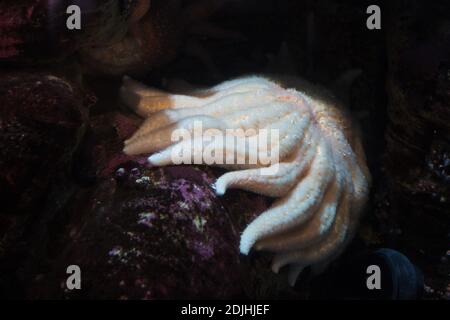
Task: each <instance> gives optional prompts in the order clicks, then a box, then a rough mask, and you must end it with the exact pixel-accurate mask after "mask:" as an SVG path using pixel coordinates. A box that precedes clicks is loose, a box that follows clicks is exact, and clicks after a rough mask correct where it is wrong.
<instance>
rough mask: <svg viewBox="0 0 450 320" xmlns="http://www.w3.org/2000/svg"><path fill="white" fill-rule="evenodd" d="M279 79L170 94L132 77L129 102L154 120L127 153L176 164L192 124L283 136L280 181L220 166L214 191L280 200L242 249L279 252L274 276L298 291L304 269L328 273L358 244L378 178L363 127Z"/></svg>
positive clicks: (330, 103) (312, 91)
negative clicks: (182, 133) (175, 136)
mask: <svg viewBox="0 0 450 320" xmlns="http://www.w3.org/2000/svg"><path fill="white" fill-rule="evenodd" d="M274 79H275V77H273V78H266V77H260V76H250V77H245V78H239V79H235V80H231V81H226V82H224V83H221V84H219V85H217V86H215V87H213V88H211V89H207V90H200V91H195V92H192V93H190V94H169V93H166V92H164V91H161V90H158V89H153V88H149V87H146V86H144V85H143V84H141V83H138V82H136V81H134V80H132V79H130V78H128V77H125V78H124V82H123V86H122V88H121V98H122V100H123V101H124V103H125V104H126V105H128V106H129V107H131V108H132V109H133V110H134V111H135V112H137V113H138V114H139V115H141V116H142V117H145V118H147V120H146V121H145V122H144V123H143V124H142V126H141V127H140V128H139V129H138V130H137V132H135V134H134V135H133V136H132V137H131V138H130V139H128V140H127V141H125V148H124V152H125V153H127V154H130V155H134V154H142V153H148V154H152V155H151V156H150V157H149V158H148V161H149V162H150V163H151V164H153V165H156V166H162V165H169V164H173V163H174V161H172V157H171V154H172V152H173V149H174V147H176V146H177V145H180V144H182V143H185V142H179V143H178V144H175V143H174V142H173V141H172V140H171V134H172V132H173V131H174V130H175V129H186V130H188V131H193V130H194V129H193V122H194V121H201V122H202V123H203V125H204V126H206V127H208V128H215V129H218V130H222V131H224V130H225V129H227V128H241V129H244V130H247V129H254V130H260V129H267V128H276V129H278V130H279V162H278V163H276V164H270V166H275V165H277V166H278V167H277V170H276V171H274V172H275V173H274V174H272V175H262V174H261V171H260V168H261V167H263V166H264V165H263V164H261V163H257V164H256V165H252V166H250V165H248V166H246V165H242V164H240V165H236V164H222V165H221V166H223V167H225V168H227V169H229V170H231V171H229V172H227V173H226V174H224V175H222V176H221V177H220V178H218V179H217V181H216V183H215V189H216V193H217V194H219V195H222V194H224V193H225V192H226V190H227V189H229V188H238V189H244V190H248V191H252V192H256V193H259V194H262V195H266V196H270V197H277V198H279V199H277V200H276V201H275V202H274V204H273V205H272V207H271V208H269V209H268V210H267V211H265V212H263V213H262V214H261V215H260V216H258V217H257V218H256V219H254V221H252V222H251V223H250V224H249V225H248V226H247V227H246V229H245V230H244V231H243V233H242V236H241V242H240V251H241V253H243V254H248V253H249V251H250V250H251V249H252V248H254V249H256V250H265V251H270V252H273V253H274V258H273V261H272V270H273V271H274V272H276V273H278V271H279V269H280V268H281V267H283V266H285V265H289V266H290V271H289V276H288V278H289V283H290V284H291V285H294V284H295V281H296V279H297V277H298V275H299V274H300V272H301V271H302V270H303V269H304V268H305V267H307V266H312V267H318V266H323V265H326V264H327V263H328V262H330V261H331V260H332V259H334V258H335V257H336V256H337V255H339V254H340V253H341V252H342V251H343V249H344V247H345V246H346V244H347V243H348V242H349V240H351V238H352V236H353V234H354V233H355V230H356V227H357V225H358V221H359V216H360V213H361V211H362V208H363V206H364V204H365V202H366V199H367V196H368V192H369V185H370V179H371V178H370V173H369V170H368V168H367V166H366V160H365V155H364V151H363V148H362V144H361V141H360V138H359V134H358V131H357V128H356V126H355V125H354V124H353V123H352V121H351V119H350V117H349V116H348V115H346V113H345V111H344V110H343V109H342V107H341V106H340V105H339V102H337V101H336V99H335V98H334V97H333V96H332V95H331V94H329V93H327V92H326V91H325V90H324V89H321V88H317V87H314V86H312V85H311V84H308V83H306V82H304V81H303V80H300V79H297V78H287V77H285V78H278V79H282V81H277V80H274ZM193 145H194V147H193V148H194V150H193V151H194V153H195V151H198V150H195V148H196V145H195V142H194V144H193ZM226 148H230V147H228V146H227V147H226ZM225 151H231V152H235V151H236V152H238V153H239V152H241V150H239V148H236V149H233V150H225ZM258 151H260V150H258ZM246 156H249V155H248V154H246Z"/></svg>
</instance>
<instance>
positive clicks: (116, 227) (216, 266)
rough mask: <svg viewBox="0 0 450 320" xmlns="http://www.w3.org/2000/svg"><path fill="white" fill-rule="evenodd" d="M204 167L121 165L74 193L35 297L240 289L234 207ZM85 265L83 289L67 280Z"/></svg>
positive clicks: (214, 293) (201, 294) (180, 294)
mask: <svg viewBox="0 0 450 320" xmlns="http://www.w3.org/2000/svg"><path fill="white" fill-rule="evenodd" d="M210 183H211V181H210V180H209V179H208V177H207V176H206V174H205V172H202V171H201V170H199V169H198V168H194V167H185V168H175V167H173V168H164V169H156V168H148V167H146V166H145V165H142V164H140V163H138V162H135V161H128V162H126V163H123V164H121V165H120V166H118V168H117V170H116V171H115V172H114V173H113V174H112V175H111V176H110V177H109V178H107V179H104V180H103V181H102V182H101V183H100V184H98V185H97V186H96V187H95V188H94V189H95V190H94V191H93V192H89V194H88V195H87V194H80V195H79V196H78V197H76V198H75V199H73V201H72V203H71V204H70V205H69V208H70V209H69V210H68V211H67V212H66V213H65V214H64V215H63V216H64V217H66V218H67V217H70V220H69V221H65V222H64V223H63V227H62V228H61V222H60V226H59V227H55V228H54V230H56V233H55V234H53V240H50V241H49V243H51V247H52V248H51V250H50V251H51V254H50V260H53V259H55V261H56V262H55V263H54V264H53V263H52V264H51V265H52V267H51V270H52V271H51V272H50V273H48V274H46V275H38V276H37V277H36V283H35V284H34V285H33V287H34V288H35V289H34V290H32V291H31V292H30V293H29V295H30V297H33V298H99V299H167V298H171V299H172V298H225V297H233V296H237V295H239V294H241V288H240V283H241V282H240V270H239V256H238V243H239V233H238V232H237V231H236V230H235V229H234V226H233V224H232V220H231V219H230V217H229V214H228V213H227V211H226V210H225V209H224V207H223V206H222V205H221V204H220V201H218V199H217V198H216V196H215V194H214V192H213V190H212V188H211V185H210ZM69 265H78V266H79V267H80V268H81V272H82V289H81V290H73V291H70V290H68V289H67V287H66V279H67V277H68V275H67V274H66V268H67V267H68V266H69Z"/></svg>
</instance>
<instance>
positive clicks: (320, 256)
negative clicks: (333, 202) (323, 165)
mask: <svg viewBox="0 0 450 320" xmlns="http://www.w3.org/2000/svg"><path fill="white" fill-rule="evenodd" d="M350 225H351V224H350V221H349V199H348V198H347V197H344V199H343V202H342V203H341V205H340V208H339V214H338V215H337V218H336V221H335V222H334V224H333V227H332V229H331V231H330V232H329V233H328V234H327V235H326V236H325V237H324V238H323V239H322V240H321V242H319V243H317V244H315V245H312V246H310V247H308V248H305V249H301V250H295V251H285V252H281V253H278V254H276V255H275V257H274V258H273V261H272V270H273V272H275V273H278V272H279V270H280V268H282V267H283V266H285V265H288V264H297V265H302V266H304V267H307V266H310V265H314V264H317V263H320V262H323V261H326V260H329V259H330V258H331V257H332V256H335V255H337V254H338V253H339V252H340V251H341V250H342V249H343V247H344V245H345V244H346V242H348V240H349V236H348V233H347V230H348V228H349V226H350Z"/></svg>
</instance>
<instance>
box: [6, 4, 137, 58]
mask: <svg viewBox="0 0 450 320" xmlns="http://www.w3.org/2000/svg"><path fill="white" fill-rule="evenodd" d="M122 2H123V1H118V0H107V1H100V0H75V1H45V0H3V1H1V2H0V35H1V37H0V61H7V62H10V63H11V62H13V63H16V64H26V65H32V64H35V63H53V62H55V61H61V60H63V59H64V58H66V57H68V56H70V55H72V54H73V53H74V52H75V51H76V50H78V49H79V48H80V47H84V46H87V45H89V44H92V43H97V44H98V43H102V42H104V41H111V39H115V37H118V36H120V35H121V34H122V33H124V32H126V25H127V23H126V20H127V18H128V16H129V15H130V10H131V9H130V7H132V4H133V3H134V2H136V1H134V0H133V1H127V2H124V3H126V4H127V5H126V6H125V5H122ZM73 4H75V5H78V6H79V7H80V10H81V17H80V21H81V29H80V30H77V29H73V30H69V29H68V27H67V21H68V18H69V17H70V14H68V13H67V12H66V10H67V8H68V6H69V5H73Z"/></svg>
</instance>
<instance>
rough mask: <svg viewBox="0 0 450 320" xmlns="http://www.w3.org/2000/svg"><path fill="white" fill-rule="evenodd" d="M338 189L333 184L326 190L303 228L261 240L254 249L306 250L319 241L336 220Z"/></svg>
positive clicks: (336, 183)
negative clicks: (318, 205)
mask: <svg viewBox="0 0 450 320" xmlns="http://www.w3.org/2000/svg"><path fill="white" fill-rule="evenodd" d="M340 188H341V183H340V182H338V181H335V182H333V185H332V186H331V187H330V188H329V189H328V190H327V192H326V195H325V197H324V199H323V201H322V203H321V206H320V208H319V209H318V210H317V212H316V213H315V214H314V215H313V216H312V218H311V219H310V220H308V221H306V222H305V224H304V225H303V226H299V227H296V228H294V229H293V230H289V231H287V232H286V233H283V234H277V235H274V236H272V237H269V238H264V239H261V240H259V241H257V242H256V244H255V248H256V249H257V250H268V251H272V252H279V251H283V250H287V251H290V250H298V249H302V248H306V247H308V246H310V245H313V244H315V243H317V242H318V241H320V239H322V238H323V236H324V235H326V234H327V233H328V232H329V231H330V230H331V227H332V225H333V223H334V221H335V219H336V215H337V209H338V208H337V207H338V204H339V200H340V196H341V194H342V190H339V189H340Z"/></svg>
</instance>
